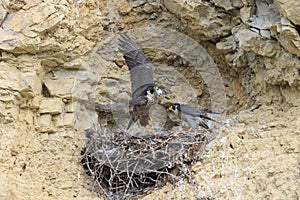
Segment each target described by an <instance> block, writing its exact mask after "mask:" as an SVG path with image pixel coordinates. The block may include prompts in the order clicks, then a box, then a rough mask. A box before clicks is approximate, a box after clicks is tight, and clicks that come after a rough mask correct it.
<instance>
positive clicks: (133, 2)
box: [129, 0, 147, 8]
mask: <svg viewBox="0 0 300 200" xmlns="http://www.w3.org/2000/svg"><path fill="white" fill-rule="evenodd" d="M146 2H147V1H146V0H129V4H130V6H132V7H134V8H135V7H138V6H141V5H143V4H145V3H146Z"/></svg>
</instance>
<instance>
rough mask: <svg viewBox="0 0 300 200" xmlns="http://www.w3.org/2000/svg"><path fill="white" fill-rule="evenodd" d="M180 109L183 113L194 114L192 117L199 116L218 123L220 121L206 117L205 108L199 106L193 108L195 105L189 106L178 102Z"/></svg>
mask: <svg viewBox="0 0 300 200" xmlns="http://www.w3.org/2000/svg"><path fill="white" fill-rule="evenodd" d="M180 111H181V112H183V113H185V114H189V115H191V116H194V117H197V116H199V117H201V118H204V119H207V120H211V121H213V122H217V123H220V122H218V121H216V120H214V119H212V118H210V117H208V116H207V113H208V112H206V111H205V110H201V109H199V108H195V107H191V106H188V105H184V104H180Z"/></svg>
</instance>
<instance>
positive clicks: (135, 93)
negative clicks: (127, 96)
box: [119, 34, 155, 99]
mask: <svg viewBox="0 0 300 200" xmlns="http://www.w3.org/2000/svg"><path fill="white" fill-rule="evenodd" d="M119 49H120V51H121V53H122V54H123V56H124V59H125V61H126V64H127V66H128V68H129V71H130V79H131V93H132V99H136V98H138V97H140V96H142V95H145V94H144V93H145V91H146V90H147V88H148V87H149V86H154V85H155V84H154V80H153V66H152V64H151V62H150V60H149V59H148V58H146V57H145V55H144V54H143V52H142V51H141V50H140V49H139V47H138V45H137V44H136V43H135V42H134V41H133V40H132V39H131V38H130V37H129V36H128V35H126V34H122V35H121V38H120V40H119Z"/></svg>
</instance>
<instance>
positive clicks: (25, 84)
mask: <svg viewBox="0 0 300 200" xmlns="http://www.w3.org/2000/svg"><path fill="white" fill-rule="evenodd" d="M20 92H21V94H22V95H23V96H25V97H34V96H37V95H39V94H41V92H42V83H41V80H40V78H39V77H38V76H37V75H36V74H35V73H32V72H27V73H22V74H21V86H20Z"/></svg>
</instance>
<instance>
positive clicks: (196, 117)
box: [168, 103, 220, 130]
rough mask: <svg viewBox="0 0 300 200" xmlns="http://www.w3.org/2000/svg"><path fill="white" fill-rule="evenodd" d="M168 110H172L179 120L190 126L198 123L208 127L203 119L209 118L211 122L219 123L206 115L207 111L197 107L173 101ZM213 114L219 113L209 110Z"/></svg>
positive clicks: (194, 126) (195, 125)
mask: <svg viewBox="0 0 300 200" xmlns="http://www.w3.org/2000/svg"><path fill="white" fill-rule="evenodd" d="M168 110H170V111H173V112H174V113H175V114H176V115H177V116H178V117H180V118H181V120H183V121H185V122H187V123H188V125H189V126H190V127H191V128H196V127H197V126H198V125H200V126H202V127H204V128H205V129H208V130H209V129H210V128H209V126H208V124H207V122H206V121H204V119H207V120H211V121H213V122H217V123H220V122H218V121H216V120H214V119H212V118H210V117H208V116H207V113H208V112H207V111H205V110H201V109H199V108H195V107H191V106H188V105H185V104H179V103H174V104H173V105H171V106H170V107H169V108H168ZM211 113H214V114H219V113H215V112H211Z"/></svg>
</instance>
